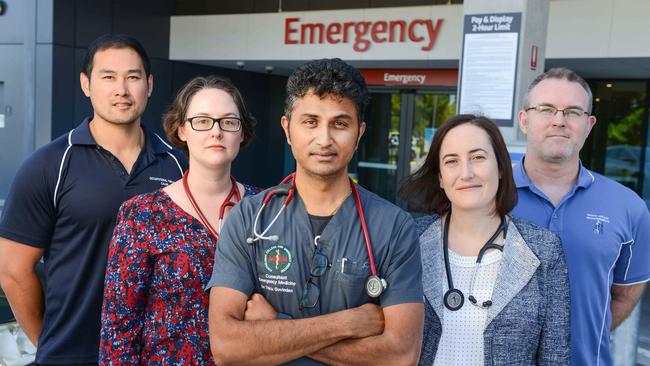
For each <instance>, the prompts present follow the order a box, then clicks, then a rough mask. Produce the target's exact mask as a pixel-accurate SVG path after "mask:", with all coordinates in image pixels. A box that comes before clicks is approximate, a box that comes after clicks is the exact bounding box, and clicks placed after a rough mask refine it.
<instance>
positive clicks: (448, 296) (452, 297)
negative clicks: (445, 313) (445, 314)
mask: <svg viewBox="0 0 650 366" xmlns="http://www.w3.org/2000/svg"><path fill="white" fill-rule="evenodd" d="M443 302H444V303H445V307H446V308H447V309H449V310H451V311H456V310H458V309H460V308H462V307H463V304H464V303H465V296H463V293H462V292H460V290H459V289H456V288H452V289H449V290H448V291H447V292H445V296H444V297H443Z"/></svg>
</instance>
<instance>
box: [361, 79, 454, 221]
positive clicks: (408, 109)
mask: <svg viewBox="0 0 650 366" xmlns="http://www.w3.org/2000/svg"><path fill="white" fill-rule="evenodd" d="M368 91H369V93H371V94H400V95H401V98H400V125H399V134H400V138H399V145H398V147H397V152H398V153H397V161H396V165H397V166H396V183H395V184H397V187H396V190H395V192H396V197H395V204H396V205H397V206H399V207H401V208H402V209H404V210H406V209H407V208H408V202H407V201H405V200H403V199H402V198H400V197H399V195H398V194H397V192H399V185H400V184H401V182H402V181H403V180H404V178H406V177H407V176H408V175H409V174H411V158H410V157H411V139H412V138H413V125H414V121H415V96H416V95H418V94H457V93H458V89H457V88H453V87H434V88H432V87H425V88H413V87H412V86H410V87H394V86H386V87H370V88H368ZM405 122H406V123H405Z"/></svg>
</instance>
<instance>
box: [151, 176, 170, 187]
mask: <svg viewBox="0 0 650 366" xmlns="http://www.w3.org/2000/svg"><path fill="white" fill-rule="evenodd" d="M149 180H152V181H156V182H159V183H160V185H161V186H163V187H166V186H168V185H170V184H172V183H174V181H173V180H171V179H167V178H160V177H149Z"/></svg>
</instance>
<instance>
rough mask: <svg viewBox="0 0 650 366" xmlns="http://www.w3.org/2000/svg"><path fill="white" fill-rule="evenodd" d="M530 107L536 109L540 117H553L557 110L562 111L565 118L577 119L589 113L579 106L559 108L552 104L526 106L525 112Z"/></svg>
mask: <svg viewBox="0 0 650 366" xmlns="http://www.w3.org/2000/svg"><path fill="white" fill-rule="evenodd" d="M532 109H534V110H536V111H537V113H539V114H540V115H541V116H542V117H545V118H553V117H555V115H556V114H557V112H562V115H563V116H564V118H566V119H578V118H582V116H588V115H589V113H588V112H585V111H583V110H582V109H580V108H576V107H571V108H564V109H559V108H555V107H553V106H552V105H538V106H534V107H529V108H526V112H528V111H530V110H532Z"/></svg>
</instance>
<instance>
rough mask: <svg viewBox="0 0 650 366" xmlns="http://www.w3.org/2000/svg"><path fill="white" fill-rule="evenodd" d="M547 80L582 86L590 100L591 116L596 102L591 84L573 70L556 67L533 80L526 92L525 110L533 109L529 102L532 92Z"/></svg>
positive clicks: (589, 111)
mask: <svg viewBox="0 0 650 366" xmlns="http://www.w3.org/2000/svg"><path fill="white" fill-rule="evenodd" d="M547 79H560V80H566V81H570V82H573V83H578V84H580V86H581V87H582V88H583V89H584V90H585V92H587V97H588V98H589V100H588V103H589V105H588V106H587V113H589V114H591V109H592V104H593V102H594V95H593V93H592V92H591V88H590V87H589V84H588V83H587V82H586V81H585V79H583V78H582V77H581V76H580V75H578V74H576V72H575V71H573V70H571V69H567V68H566V67H555V68H552V69H550V70H548V71H546V72H545V73H543V74H540V75H539V76H537V77H536V78H535V80H533V82H532V83H530V85H529V86H528V90H527V91H526V95H525V96H524V103H523V107H524V109H526V108H529V107H531V105H530V100H529V99H530V92H531V91H532V90H533V89H534V88H535V87H536V86H537V84H539V83H541V82H542V81H543V80H547Z"/></svg>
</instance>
